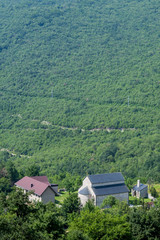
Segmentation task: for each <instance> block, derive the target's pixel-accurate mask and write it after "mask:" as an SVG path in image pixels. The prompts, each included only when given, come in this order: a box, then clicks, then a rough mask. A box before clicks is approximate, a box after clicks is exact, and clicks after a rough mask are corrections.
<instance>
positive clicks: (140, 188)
mask: <svg viewBox="0 0 160 240" xmlns="http://www.w3.org/2000/svg"><path fill="white" fill-rule="evenodd" d="M144 188H147V185H144V184H143V183H141V184H140V187H137V185H136V186H134V187H133V190H135V191H141V190H142V189H144Z"/></svg>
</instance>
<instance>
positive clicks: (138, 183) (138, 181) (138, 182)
mask: <svg viewBox="0 0 160 240" xmlns="http://www.w3.org/2000/svg"><path fill="white" fill-rule="evenodd" d="M137 187H138V188H139V187H140V180H137Z"/></svg>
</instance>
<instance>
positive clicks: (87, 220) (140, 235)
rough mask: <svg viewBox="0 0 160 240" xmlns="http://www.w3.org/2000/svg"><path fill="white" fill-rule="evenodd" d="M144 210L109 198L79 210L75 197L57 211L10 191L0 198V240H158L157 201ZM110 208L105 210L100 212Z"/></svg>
mask: <svg viewBox="0 0 160 240" xmlns="http://www.w3.org/2000/svg"><path fill="white" fill-rule="evenodd" d="M154 204H155V206H154V207H152V208H148V205H146V204H143V206H141V207H134V208H129V206H128V204H127V203H125V202H119V201H118V200H116V199H115V198H114V197H113V196H110V197H108V198H106V199H105V200H104V202H103V206H101V207H100V208H99V207H95V206H94V205H93V202H92V201H91V200H90V201H89V202H87V203H86V205H85V207H83V208H81V207H80V201H79V199H78V197H77V194H76V193H72V194H70V195H69V196H68V197H67V198H66V199H65V200H64V202H63V203H62V206H61V208H60V207H57V206H56V205H55V204H53V203H51V202H50V203H48V204H46V205H44V204H43V203H40V202H39V203H37V204H33V203H32V204H31V203H30V202H29V200H28V195H26V194H24V193H23V192H22V191H20V190H16V191H15V190H13V191H12V192H11V193H9V194H8V196H7V197H6V196H5V195H4V194H0V238H1V239H2V240H10V239H12V240H28V239H33V240H37V239H39V240H41V239H42V240H58V239H59V240H60V239H61V240H158V239H160V224H159V223H160V208H159V206H160V201H159V200H157V201H156V202H155V203H154ZM105 206H110V207H109V208H104V207H105Z"/></svg>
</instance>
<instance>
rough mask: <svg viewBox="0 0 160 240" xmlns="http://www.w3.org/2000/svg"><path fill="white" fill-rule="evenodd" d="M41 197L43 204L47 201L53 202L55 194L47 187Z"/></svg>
mask: <svg viewBox="0 0 160 240" xmlns="http://www.w3.org/2000/svg"><path fill="white" fill-rule="evenodd" d="M41 198H42V202H43V203H44V204H46V203H47V202H53V203H54V202H55V194H54V193H53V191H52V189H51V188H49V187H48V188H47V189H46V190H45V191H44V192H43V194H42V196H41Z"/></svg>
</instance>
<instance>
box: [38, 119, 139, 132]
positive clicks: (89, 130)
mask: <svg viewBox="0 0 160 240" xmlns="http://www.w3.org/2000/svg"><path fill="white" fill-rule="evenodd" d="M41 124H42V125H47V126H49V125H50V126H54V127H59V128H61V129H64V130H72V131H75V130H77V129H79V128H78V127H65V126H59V125H53V124H51V123H50V122H47V121H42V122H41ZM80 130H81V131H82V132H86V131H88V132H96V131H97V132H98V131H107V132H111V131H115V130H119V131H121V132H124V131H125V130H127V131H134V130H136V129H135V128H93V129H83V128H82V129H80Z"/></svg>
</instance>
